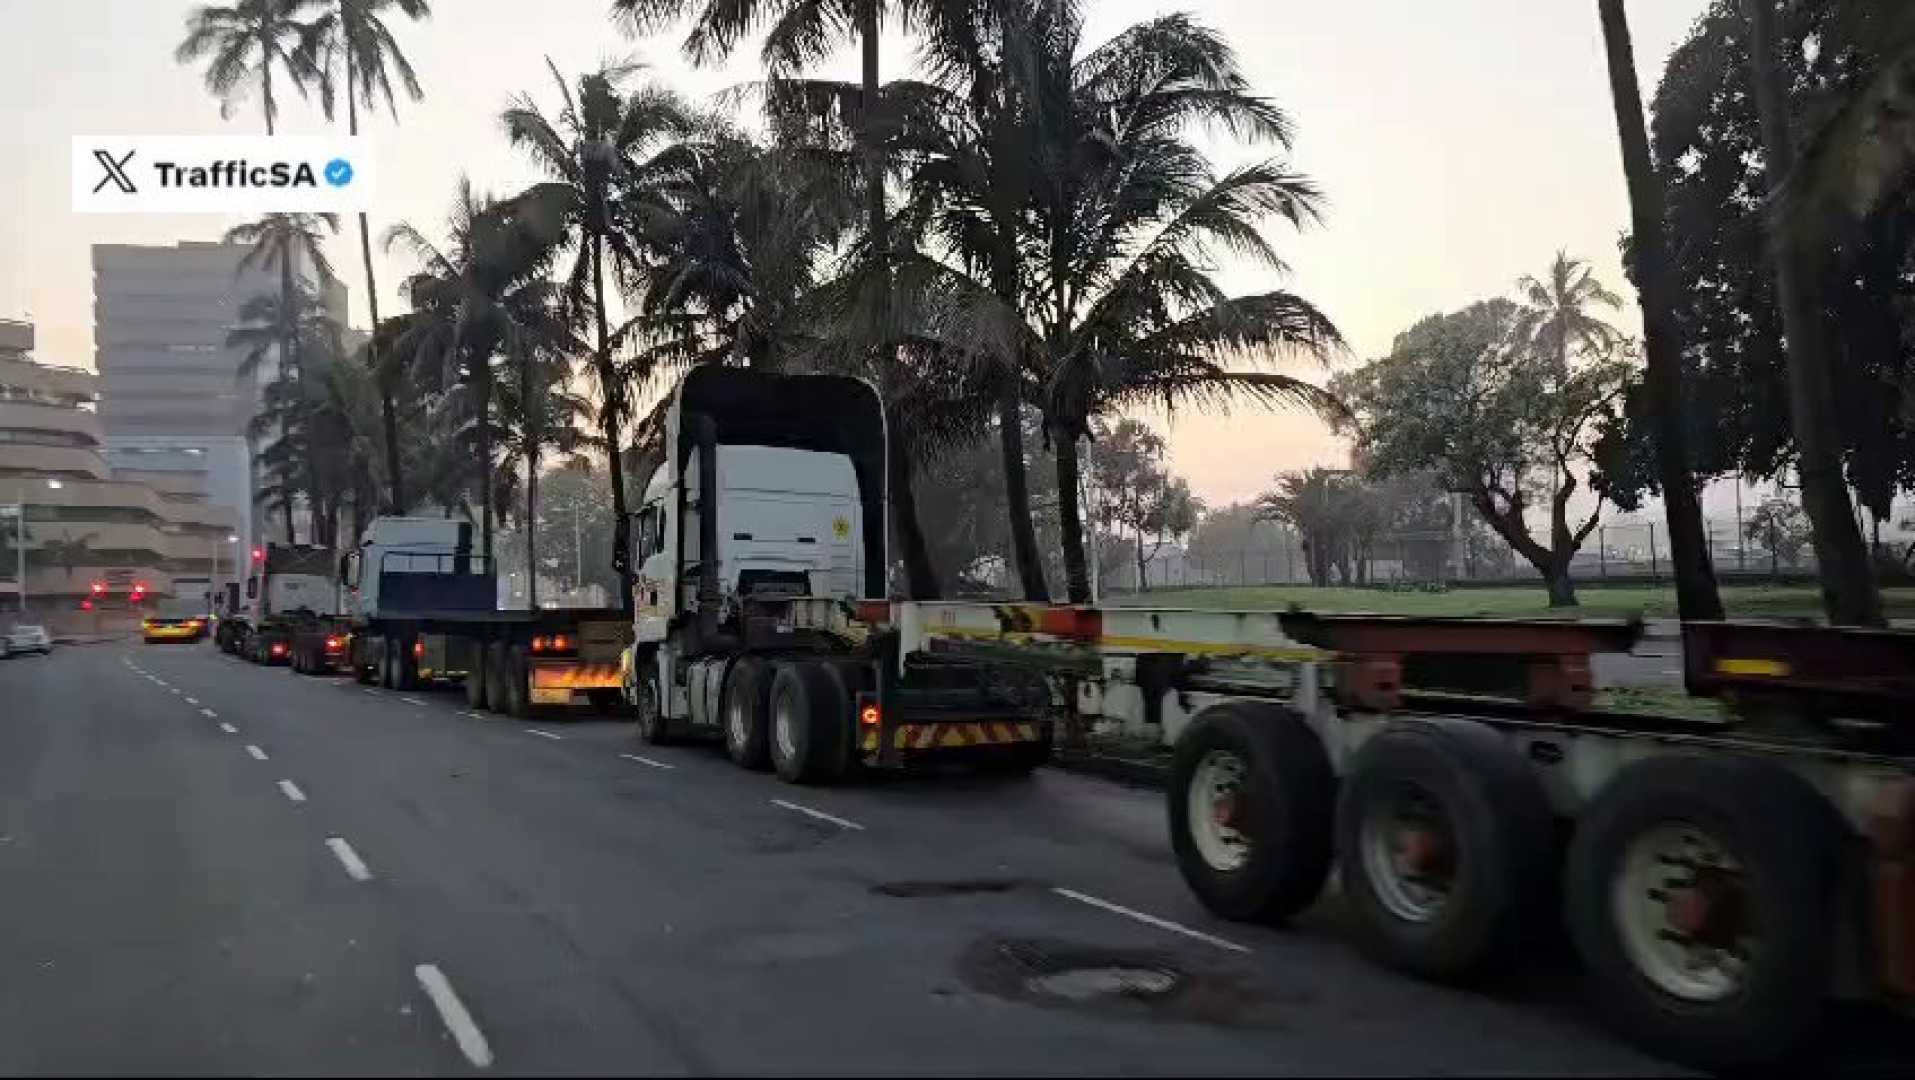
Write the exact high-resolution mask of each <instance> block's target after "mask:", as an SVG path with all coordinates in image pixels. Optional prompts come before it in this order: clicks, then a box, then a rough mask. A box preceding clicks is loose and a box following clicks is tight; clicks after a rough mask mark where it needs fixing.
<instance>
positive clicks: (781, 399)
mask: <svg viewBox="0 0 1915 1080" xmlns="http://www.w3.org/2000/svg"><path fill="white" fill-rule="evenodd" d="M884 425H885V416H884V411H883V409H882V407H881V404H880V401H879V398H878V396H877V394H876V392H875V391H874V390H873V389H872V388H871V387H870V386H869V385H868V384H865V383H863V382H861V381H859V380H856V379H851V378H845V377H838V376H828V375H779V374H768V373H764V372H758V371H751V370H746V369H732V368H719V367H709V368H700V369H697V370H694V371H693V372H692V373H690V374H689V375H687V376H686V377H685V378H684V379H683V380H682V381H681V382H680V384H679V386H678V387H677V388H676V390H675V391H674V394H673V398H672V400H671V402H670V403H669V408H668V410H667V414H666V419H665V426H664V427H665V429H664V432H663V440H662V450H663V453H662V454H661V455H660V457H661V458H662V460H661V461H660V463H659V464H658V465H657V466H656V468H655V470H654V472H653V473H652V475H651V477H650V478H649V481H648V482H647V483H645V484H644V485H643V487H642V489H641V490H642V492H643V495H642V498H641V499H640V500H639V503H638V506H637V508H636V511H635V513H634V518H633V524H634V528H633V529H632V537H633V538H632V550H631V552H630V555H631V566H632V567H633V576H634V586H633V593H634V595H633V598H632V600H633V604H634V608H635V613H634V615H633V616H632V617H631V618H627V617H625V616H624V615H622V614H620V613H618V612H613V611H578V610H526V611H509V610H500V609H499V606H498V603H497V585H496V577H495V574H494V572H493V567H492V566H491V564H490V561H489V558H488V556H487V555H486V553H484V552H483V551H482V550H476V549H475V544H474V538H473V536H472V527H471V526H470V524H469V523H466V522H462V521H456V520H450V519H441V518H403V517H390V518H379V519H377V520H375V521H373V522H372V523H371V525H370V526H369V528H368V529H367V530H366V532H365V535H364V537H363V538H362V540H361V542H360V543H359V545H358V547H357V548H355V549H354V550H353V551H351V552H348V553H346V554H345V556H344V557H343V558H340V559H338V560H337V566H336V568H335V569H329V570H327V571H326V572H327V573H328V574H329V575H330V576H329V577H327V578H326V580H325V584H326V586H327V587H328V588H330V589H331V590H332V595H333V596H334V598H335V601H334V602H333V603H331V604H330V605H329V604H328V603H327V602H325V601H324V600H323V599H321V598H320V596H319V595H318V594H320V593H324V592H325V590H324V589H319V590H316V591H315V592H307V591H304V582H305V581H307V580H308V579H310V578H311V577H314V576H316V574H317V568H318V567H319V566H320V565H321V563H322V562H323V563H324V564H326V565H327V566H328V567H331V564H332V563H333V558H332V556H331V554H330V553H324V552H321V553H316V554H308V553H300V554H298V555H297V556H296V557H295V556H294V555H293V554H290V553H289V554H284V555H282V556H280V558H279V560H278V561H275V559H274V558H273V556H272V554H271V551H270V550H269V553H268V557H267V559H266V560H265V566H264V567H261V568H257V569H258V570H259V571H260V572H259V573H257V574H255V575H254V577H253V578H249V580H248V584H247V590H248V592H247V595H248V597H249V600H250V601H252V602H250V603H249V605H248V607H247V611H246V614H245V616H244V619H243V623H242V626H241V627H240V628H238V630H237V631H236V633H235V634H234V635H233V636H234V638H235V640H236V641H237V642H238V644H237V645H236V646H235V651H240V652H242V653H246V654H249V655H254V656H256V657H261V656H263V657H264V658H266V659H272V658H274V657H275V656H277V655H279V654H278V653H277V652H275V650H276V649H278V647H279V643H284V644H285V647H286V649H287V650H289V651H296V652H297V653H298V655H299V656H300V657H301V658H300V660H299V661H298V662H297V663H296V666H298V667H300V668H301V669H302V670H314V671H316V670H323V669H324V668H325V667H326V664H325V663H324V662H323V661H324V659H325V657H327V656H333V655H337V656H339V657H342V658H343V659H344V663H345V665H346V666H347V667H349V668H350V669H351V670H352V671H353V672H354V674H355V675H356V676H357V677H358V678H359V679H360V680H361V681H368V682H369V681H377V682H379V683H380V684H382V685H384V686H387V687H392V688H404V687H410V686H414V685H417V684H419V683H421V682H445V683H452V682H458V683H462V684H463V685H464V687H465V690H466V693H467V697H468V700H469V701H470V702H471V703H472V705H473V706H474V707H475V708H490V709H495V710H498V711H502V712H506V713H510V714H512V715H516V716H525V715H528V714H530V713H531V712H532V711H533V710H535V709H538V708H541V707H545V706H549V705H557V704H560V703H563V702H567V701H570V700H571V699H572V698H573V696H574V695H576V694H584V695H585V696H586V697H588V698H589V699H590V700H592V701H593V702H595V703H596V704H598V705H599V706H600V707H602V708H605V709H608V710H610V709H614V708H616V707H618V706H619V705H620V704H621V703H622V704H623V705H624V706H625V707H626V708H627V709H628V710H629V712H630V713H631V714H632V715H633V716H634V718H635V719H636V726H637V730H638V732H639V735H640V737H642V738H644V739H646V740H648V741H652V742H663V741H667V740H670V739H675V738H681V737H692V736H701V735H703V736H710V737H713V738H715V739H716V740H718V741H721V742H722V743H723V745H724V748H725V752H726V753H727V754H728V755H729V756H730V757H731V759H732V760H733V761H735V762H736V763H738V764H739V765H741V766H744V767H747V768H770V769H772V770H774V771H775V772H776V773H777V774H778V776H779V777H780V778H782V779H784V780H786V781H791V782H797V783H828V782H832V781H836V780H840V779H842V778H844V777H846V776H847V775H849V774H851V773H854V772H856V771H858V770H860V769H864V768H874V767H877V768H882V767H895V766H900V765H904V764H908V763H910V762H912V761H914V760H920V759H923V758H927V757H928V758H953V757H961V758H968V759H971V760H974V761H976V762H977V763H979V764H980V765H982V766H985V767H987V768H993V769H1002V770H1007V771H1016V772H1023V771H1029V770H1030V769H1032V768H1034V767H1035V766H1037V765H1039V764H1042V763H1043V762H1044V761H1046V760H1047V759H1048V758H1049V757H1050V755H1051V753H1052V748H1053V745H1054V744H1055V743H1056V742H1057V741H1058V740H1059V738H1060V734H1059V733H1060V732H1061V731H1062V732H1071V733H1081V732H1083V731H1085V730H1089V729H1093V728H1099V727H1103V728H1113V727H1114V728H1118V729H1123V730H1127V731H1131V732H1135V733H1141V734H1147V735H1149V736H1151V737H1154V738H1160V739H1162V740H1163V741H1164V742H1165V743H1166V744H1167V745H1169V746H1170V747H1172V748H1174V753H1173V757H1172V767H1171V769H1170V774H1169V781H1168V792H1167V812H1168V816H1169V821H1170V826H1171V839H1172V845H1173V848H1174V851H1175V855H1176V860H1177V864H1178V867H1179V869H1180V871H1181V872H1182V874H1183V877H1184V879H1185V881H1186V882H1187V883H1188V884H1189V886H1190V888H1191V889H1192V890H1193V891H1194V892H1195V894H1196V895H1197V896H1198V897H1199V898H1200V899H1201V900H1202V902H1203V903H1204V904H1205V905H1207V906H1208V907H1209V908H1210V909H1211V910H1212V911H1214V912H1216V913H1217V914H1219V915H1221V916H1223V917H1226V918H1231V919H1247V920H1259V921H1271V922H1281V921H1283V920H1284V919H1286V918H1288V917H1290V916H1292V915H1295V914H1296V913H1298V912H1299V911H1301V910H1303V909H1304V908H1305V907H1308V906H1309V905H1311V904H1312V903H1314V902H1315V901H1316V900H1317V899H1318V897H1319V895H1320V894H1321V893H1322V892H1323V890H1324V889H1325V888H1326V884H1327V883H1328V882H1330V881H1331V880H1332V879H1334V880H1335V881H1336V883H1337V887H1338V889H1339V891H1340V893H1341V896H1342V900H1343V903H1344V904H1345V906H1346V907H1347V908H1348V909H1349V912H1350V915H1351V917H1352V919H1353V921H1354V922H1355V924H1356V925H1357V927H1358V928H1359V930H1360V932H1361V936H1362V938H1363V940H1364V942H1365V944H1366V946H1367V947H1368V948H1369V949H1370V950H1371V951H1372V952H1373V953H1374V954H1375V955H1376V956H1378V957H1379V958H1380V959H1382V960H1383V961H1385V962H1387V963H1390V964H1393V965H1395V966H1397V967H1399V968H1401V969H1403V970H1405V971H1408V972H1411V973H1413V974H1416V975H1419V976H1422V977H1426V978H1432V979H1439V980H1444V981H1463V980H1468V979H1471V978H1475V977H1478V976H1481V975H1483V974H1485V973H1487V972H1492V971H1497V970H1507V969H1508V968H1510V967H1513V966H1516V965H1519V964H1521V963H1522V962H1523V961H1524V960H1525V958H1526V957H1528V956H1531V955H1533V954H1534V952H1535V951H1536V950H1535V948H1534V947H1535V946H1536V945H1537V943H1538V942H1539V941H1540V940H1541V939H1543V938H1546V937H1547V936H1549V935H1552V934H1562V933H1565V931H1566V934H1567V936H1568V938H1569V939H1570V940H1571V941H1572V942H1573V944H1574V946H1575V948H1576V949H1577V951H1578V952H1579V954H1580V955H1581V957H1582V959H1583V961H1584V963H1585V965H1586V966H1587V969H1588V971H1589V973H1590V976H1591V977H1592V978H1593V979H1594V980H1596V981H1597V983H1598V984H1599V986H1600V992H1599V993H1598V994H1597V995H1596V996H1595V999H1594V1000H1595V1001H1596V1003H1597V1005H1598V1006H1599V1007H1600V1008H1601V1009H1602V1010H1603V1012H1604V1014H1605V1015H1606V1016H1607V1017H1608V1018H1609V1019H1610V1020H1612V1021H1613V1022H1614V1023H1615V1024H1616V1025H1617V1027H1618V1028H1619V1029H1620V1030H1621V1031H1622V1032H1624V1033H1625V1034H1627V1035H1628V1036H1630V1037H1632V1038H1634V1039H1636V1040H1638V1041H1640V1042H1642V1043H1643V1044H1645V1045H1647V1046H1649V1047H1651V1048H1653V1049H1656V1050H1659V1051H1661V1052H1664V1053H1667V1054H1669V1055H1671V1056H1673V1057H1676V1058H1678V1059H1680V1060H1683V1061H1687V1062H1691V1063H1695V1064H1700V1065H1703V1066H1707V1067H1738V1066H1748V1065H1754V1064H1760V1063H1763V1062H1769V1061H1775V1060H1779V1059H1781V1058H1783V1057H1785V1056H1786V1055H1787V1054H1789V1053H1790V1052H1791V1051H1793V1050H1795V1049H1796V1048H1798V1047H1800V1046H1801V1045H1802V1044H1803V1040H1804V1039H1806V1038H1807V1037H1808V1035H1809V1034H1810V1033H1811V1032H1812V1031H1814V1030H1815V1026H1816V1023H1817V1018H1818V1016H1819V1015H1820V1011H1821V1006H1822V1005H1823V1004H1824V1002H1826V1001H1827V1000H1830V999H1832V998H1872V999H1878V1000H1886V1001H1890V1002H1892V1003H1896V1004H1898V1005H1901V1006H1902V1007H1907V1006H1908V1004H1909V1003H1910V1002H1915V726H1911V722H1910V721H1909V720H1907V716H1908V715H1909V711H1910V707H1911V706H1915V634H1907V633H1898V632H1893V631H1843V630H1829V629H1816V628H1801V627H1778V626H1772V625H1767V624H1754V623H1705V624H1688V625H1685V626H1684V627H1683V628H1682V639H1681V640H1682V648H1683V655H1684V664H1685V681H1686V684H1687V686H1688V687H1689V689H1690V692H1691V693H1693V694H1695V695H1697V696H1699V697H1704V698H1713V699H1717V700H1720V701H1722V702H1723V703H1725V706H1726V707H1725V708H1724V709H1723V710H1722V711H1721V712H1720V713H1719V714H1718V715H1713V716H1708V717H1707V718H1703V719H1698V718H1695V717H1694V716H1689V715H1684V716H1656V715H1643V714H1619V713H1608V712H1602V711H1600V710H1598V709H1596V708H1595V700H1596V699H1595V697H1594V695H1593V693H1592V688H1591V679H1590V667H1591V657H1592V656H1593V655H1595V654H1599V653H1603V652H1618V651H1625V650H1629V649H1631V648H1633V647H1635V646H1636V645H1637V644H1638V641H1639V638H1640V635H1641V633H1642V629H1643V628H1642V626H1641V625H1640V624H1639V623H1604V622H1568V621H1564V622H1544V621H1521V620H1487V619H1400V618H1388V617H1380V616H1316V615H1311V614H1308V613H1304V612H1300V611H1291V612H1202V611H1182V610H1171V609H1162V608H1159V609H1147V608H1104V609H1099V608H1092V607H1081V606H1068V605H1038V604H1025V603H981V602H969V603H967V602H928V601H903V600H894V599H889V598H887V590H886V585H885V581H886V567H887V566H888V560H887V557H886V520H887V515H886V502H885V475H886V473H885V458H884V454H885V449H884V448H885V431H884ZM322 555H323V556H324V558H323V560H322V559H321V556H322ZM296 579H297V580H300V581H301V582H302V584H301V586H300V587H299V588H298V589H295V587H294V586H293V585H292V582H293V581H294V580H296ZM295 593H296V594H297V595H296V596H295ZM295 605H298V606H295ZM294 611H297V612H299V614H300V618H302V619H305V620H306V622H305V623H304V624H303V626H304V629H303V631H302V630H301V629H300V627H299V626H296V625H294V624H293V622H292V621H291V620H290V618H289V614H290V613H291V612H294ZM329 617H337V619H338V620H339V621H338V622H337V623H336V624H335V623H332V622H329V621H327V620H328V618H329ZM275 619H278V621H275ZM221 632H222V634H225V633H226V628H225V626H224V625H222V627H221ZM262 650H263V651H262ZM315 650H317V651H315ZM1458 676H1470V677H1469V678H1462V679H1459V678H1458ZM1697 715H1701V714H1697Z"/></svg>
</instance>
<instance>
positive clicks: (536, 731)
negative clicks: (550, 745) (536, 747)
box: [525, 727, 565, 739]
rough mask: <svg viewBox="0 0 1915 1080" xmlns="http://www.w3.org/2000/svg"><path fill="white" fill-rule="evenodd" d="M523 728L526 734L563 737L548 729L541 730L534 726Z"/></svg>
mask: <svg viewBox="0 0 1915 1080" xmlns="http://www.w3.org/2000/svg"><path fill="white" fill-rule="evenodd" d="M525 730H526V732H527V733H528V734H532V735H537V736H538V737H539V738H541V739H563V738H564V737H565V736H563V735H554V734H552V733H551V732H549V731H542V730H540V729H538V728H535V727H529V728H526V729H525Z"/></svg>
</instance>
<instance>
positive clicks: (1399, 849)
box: [1337, 719, 1556, 981]
mask: <svg viewBox="0 0 1915 1080" xmlns="http://www.w3.org/2000/svg"><path fill="white" fill-rule="evenodd" d="M1337 865H1338V866H1339V867H1341V873H1342V884H1343V899H1344V903H1345V905H1346V906H1347V907H1348V908H1349V910H1350V912H1351V913H1352V915H1353V916H1354V918H1355V920H1356V922H1357V924H1358V927H1359V929H1360V932H1361V935H1362V939H1363V941H1364V943H1365V945H1366V946H1367V948H1368V949H1369V951H1370V952H1371V953H1373V954H1374V955H1376V956H1377V957H1378V958H1379V959H1381V960H1382V961H1383V962H1384V963H1386V964H1389V965H1390V966H1392V967H1396V968H1399V969H1401V970H1404V971H1408V972H1410V973H1411V974H1415V975H1420V976H1422V977H1424V978H1428V979H1440V980H1444V981H1462V980H1467V979H1469V978H1471V977H1474V976H1478V975H1481V974H1483V973H1485V972H1488V971H1492V970H1496V969H1498V968H1500V967H1503V966H1504V965H1506V964H1508V963H1509V962H1511V961H1512V960H1513V959H1514V958H1515V957H1516V956H1517V955H1518V954H1519V950H1521V949H1522V948H1523V947H1524V946H1526V945H1529V944H1531V943H1533V942H1534V941H1535V940H1537V937H1538V931H1539V930H1540V929H1541V928H1542V927H1543V926H1544V925H1545V923H1546V921H1547V920H1548V918H1549V917H1550V914H1551V908H1552V903H1553V901H1554V899H1555V895H1556V889H1555V882H1556V848H1555V835H1554V819H1553V818H1552V817H1551V816H1550V810H1549V801H1548V799H1547V798H1546V797H1545V796H1544V794H1543V790H1542V787H1541V785H1540V784H1538V783H1537V781H1536V778H1535V775H1534V774H1532V773H1531V772H1530V771H1529V767H1528V766H1527V765H1526V764H1524V762H1523V759H1522V757H1521V756H1520V755H1519V754H1518V753H1517V751H1516V750H1515V749H1514V748H1513V747H1511V746H1510V745H1509V744H1508V743H1505V742H1504V741H1503V740H1502V738H1501V737H1500V736H1498V735H1497V734H1496V733H1495V732H1494V731H1492V730H1490V729H1489V728H1487V727H1485V726H1484V725H1482V724H1478V723H1474V722H1472V721H1468V720H1442V719H1433V720H1428V721H1414V722H1399V723H1394V724H1392V725H1390V726H1389V727H1387V728H1385V729H1384V730H1383V731H1381V732H1379V733H1378V734H1376V735H1375V736H1373V737H1372V738H1371V739H1370V740H1369V741H1368V742H1366V743H1365V744H1364V745H1363V748H1362V750H1360V751H1358V753H1357V755H1356V758H1355V759H1354V760H1353V761H1352V762H1351V763H1350V768H1349V772H1348V773H1347V774H1346V775H1345V776H1344V778H1343V787H1342V791H1341V792H1340V794H1339V796H1338V800H1337Z"/></svg>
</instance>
